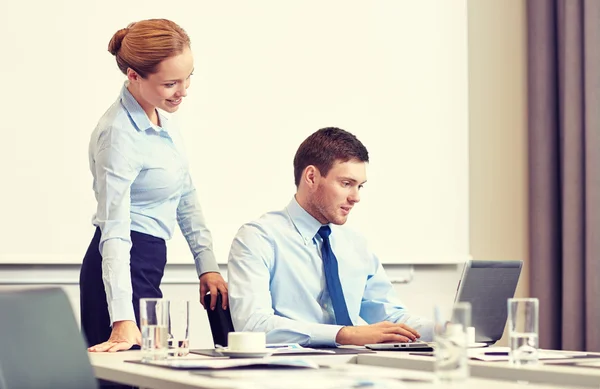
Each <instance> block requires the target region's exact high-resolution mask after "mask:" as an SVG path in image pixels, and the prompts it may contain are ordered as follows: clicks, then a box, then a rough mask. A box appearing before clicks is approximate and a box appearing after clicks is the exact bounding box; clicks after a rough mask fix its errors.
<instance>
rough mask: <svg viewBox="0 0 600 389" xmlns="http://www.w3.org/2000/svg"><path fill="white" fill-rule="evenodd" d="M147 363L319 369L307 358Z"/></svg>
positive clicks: (215, 367)
mask: <svg viewBox="0 0 600 389" xmlns="http://www.w3.org/2000/svg"><path fill="white" fill-rule="evenodd" d="M144 364H147V365H153V366H160V367H169V368H172V369H183V370H185V369H207V370H220V369H234V368H245V367H264V368H266V369H268V368H269V367H298V368H308V369H318V368H319V365H318V364H317V363H315V362H312V361H309V360H305V359H271V358H260V359H167V360H165V361H148V362H144Z"/></svg>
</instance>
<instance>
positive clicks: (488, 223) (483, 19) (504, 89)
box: [468, 0, 529, 296]
mask: <svg viewBox="0 0 600 389" xmlns="http://www.w3.org/2000/svg"><path fill="white" fill-rule="evenodd" d="M526 44H527V36H526V28H525V1H524V0H504V1H498V0H469V1H468V52H469V158H470V161H469V174H470V177H469V178H470V183H469V196H470V201H469V213H470V216H469V217H470V220H469V225H470V249H471V255H472V257H473V258H474V259H493V260H499V259H522V260H524V261H525V266H524V271H523V273H522V274H521V279H520V282H519V287H518V289H517V296H527V295H528V293H529V280H528V267H529V266H528V263H529V257H528V255H529V254H528V239H527V226H528V221H527V213H528V204H527V78H526V77H527V68H526V61H527V51H526V50H527V47H526V46H527V45H526Z"/></svg>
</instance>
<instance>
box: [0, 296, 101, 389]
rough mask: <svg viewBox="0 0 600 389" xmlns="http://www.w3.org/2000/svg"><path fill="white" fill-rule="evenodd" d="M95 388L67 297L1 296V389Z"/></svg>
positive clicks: (96, 386) (91, 370) (83, 344)
mask: <svg viewBox="0 0 600 389" xmlns="http://www.w3.org/2000/svg"><path fill="white" fill-rule="evenodd" d="M17 388H28V389H42V388H43V389H46V388H61V389H97V388H98V384H97V381H96V379H95V377H94V372H93V369H92V366H91V364H90V361H89V358H88V355H87V351H86V346H85V343H84V340H83V336H82V334H81V332H80V331H79V328H78V326H77V322H76V321H75V316H74V315H73V310H72V309H71V305H70V304H69V300H68V299H67V296H66V295H65V292H64V291H63V290H62V289H60V288H39V289H27V290H12V291H2V292H0V389H17Z"/></svg>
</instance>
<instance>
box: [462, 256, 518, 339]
mask: <svg viewBox="0 0 600 389" xmlns="http://www.w3.org/2000/svg"><path fill="white" fill-rule="evenodd" d="M522 266H523V261H467V263H466V264H465V267H464V269H463V274H462V277H461V279H460V282H459V284H458V289H457V292H456V298H455V302H469V303H471V325H472V326H473V327H475V341H476V342H482V343H488V344H493V343H495V342H497V341H498V340H499V339H500V338H501V337H502V334H503V332H504V327H505V326H506V319H507V316H508V309H507V300H508V299H509V298H512V297H513V296H514V294H515V290H516V289H517V283H518V282H519V276H520V275H521V268H522Z"/></svg>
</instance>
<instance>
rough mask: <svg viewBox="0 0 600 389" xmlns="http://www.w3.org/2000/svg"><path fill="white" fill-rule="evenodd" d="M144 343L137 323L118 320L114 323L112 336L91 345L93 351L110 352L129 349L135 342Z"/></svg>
mask: <svg viewBox="0 0 600 389" xmlns="http://www.w3.org/2000/svg"><path fill="white" fill-rule="evenodd" d="M141 343H142V334H141V333H140V329H139V328H138V326H137V324H135V322H134V321H131V320H122V321H116V322H114V323H113V327H112V333H111V334H110V338H109V339H108V340H107V341H106V342H104V343H100V344H97V345H95V346H92V347H89V348H88V351H91V352H110V353H114V352H116V351H123V350H129V349H130V348H131V346H133V345H134V344H138V345H139V344H141Z"/></svg>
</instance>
